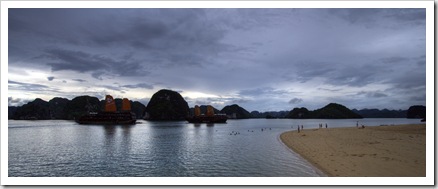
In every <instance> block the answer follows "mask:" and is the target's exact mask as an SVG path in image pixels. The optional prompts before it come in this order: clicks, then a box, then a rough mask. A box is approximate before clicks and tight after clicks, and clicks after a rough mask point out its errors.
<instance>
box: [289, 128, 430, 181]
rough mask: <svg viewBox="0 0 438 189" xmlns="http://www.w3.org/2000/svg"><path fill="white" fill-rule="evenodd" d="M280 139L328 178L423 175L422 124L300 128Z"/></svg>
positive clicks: (424, 167)
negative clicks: (300, 129)
mask: <svg viewBox="0 0 438 189" xmlns="http://www.w3.org/2000/svg"><path fill="white" fill-rule="evenodd" d="M280 138H281V140H282V141H283V143H285V144H286V145H287V146H288V147H289V148H291V149H292V150H293V151H295V152H297V153H298V154H300V155H301V156H302V157H303V158H305V159H306V160H308V161H309V162H310V163H312V164H313V165H314V166H315V167H317V168H319V169H320V170H321V171H323V172H324V173H325V174H327V175H328V176H340V177H344V176H346V177H349V176H351V177H355V176H358V177H386V176H388V177H405V176H407V177H425V176H426V125H425V124H418V125H396V126H376V127H365V128H363V129H362V128H360V129H359V128H357V127H356V126H354V127H348V128H329V129H326V128H322V129H307V130H306V129H304V130H302V131H301V132H300V133H298V132H297V131H289V132H285V133H283V134H281V136H280Z"/></svg>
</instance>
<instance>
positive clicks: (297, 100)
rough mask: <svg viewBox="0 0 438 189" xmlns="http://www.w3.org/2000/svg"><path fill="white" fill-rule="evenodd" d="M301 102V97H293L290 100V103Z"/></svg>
mask: <svg viewBox="0 0 438 189" xmlns="http://www.w3.org/2000/svg"><path fill="white" fill-rule="evenodd" d="M300 102H303V99H301V98H293V99H291V100H289V104H298V103H300Z"/></svg>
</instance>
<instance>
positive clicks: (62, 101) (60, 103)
mask: <svg viewBox="0 0 438 189" xmlns="http://www.w3.org/2000/svg"><path fill="white" fill-rule="evenodd" d="M68 102H70V100H68V99H66V98H59V97H55V98H53V99H52V100H50V101H49V109H50V118H51V119H66V118H67V115H66V112H65V111H64V109H65V106H66V105H67V103H68Z"/></svg>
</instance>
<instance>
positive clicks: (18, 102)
mask: <svg viewBox="0 0 438 189" xmlns="http://www.w3.org/2000/svg"><path fill="white" fill-rule="evenodd" d="M30 101H31V100H28V99H21V98H13V97H8V106H22V105H24V104H26V103H28V102H30Z"/></svg>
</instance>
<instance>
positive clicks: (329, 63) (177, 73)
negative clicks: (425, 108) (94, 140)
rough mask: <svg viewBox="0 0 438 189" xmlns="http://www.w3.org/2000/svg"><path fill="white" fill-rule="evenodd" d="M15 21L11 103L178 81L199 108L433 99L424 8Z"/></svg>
mask: <svg viewBox="0 0 438 189" xmlns="http://www.w3.org/2000/svg"><path fill="white" fill-rule="evenodd" d="M8 16H9V18H8V19H9V26H8V31H9V44H8V48H9V75H8V77H9V79H10V80H9V85H8V88H9V96H10V97H11V99H33V98H36V97H40V98H43V99H44V98H46V99H47V98H48V99H50V98H53V97H54V96H62V97H69V96H71V95H81V94H84V95H85V94H87V95H92V94H98V95H102V96H99V97H102V98H103V95H104V94H107V93H110V94H113V95H114V96H116V97H117V96H120V97H128V98H131V99H143V100H144V99H146V100H147V99H149V98H150V97H151V96H152V94H153V93H154V92H156V91H158V90H159V89H161V88H169V89H173V90H177V91H180V92H182V94H183V95H185V97H186V100H187V101H188V102H189V103H190V105H191V106H193V105H195V104H198V103H205V104H213V105H215V106H216V107H217V108H221V107H223V106H225V105H229V104H231V103H238V104H239V105H241V106H243V107H244V108H246V109H248V110H249V111H252V110H259V111H271V110H290V109H292V108H294V107H295V106H300V107H301V106H304V107H308V108H309V109H315V108H320V107H322V106H324V105H326V104H327V103H330V102H337V103H344V105H346V106H347V107H350V108H359V109H360V108H389V109H407V108H408V107H409V106H411V105H415V104H425V92H426V91H425V86H426V79H425V72H426V69H425V67H426V61H425V54H426V51H425V48H426V47H425V43H426V42H425V41H426V37H425V26H426V23H425V20H426V18H425V9H383V8H382V9H380V8H379V9H10V10H9V15H8ZM194 94H196V95H194ZM201 94H202V95H201Z"/></svg>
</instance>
